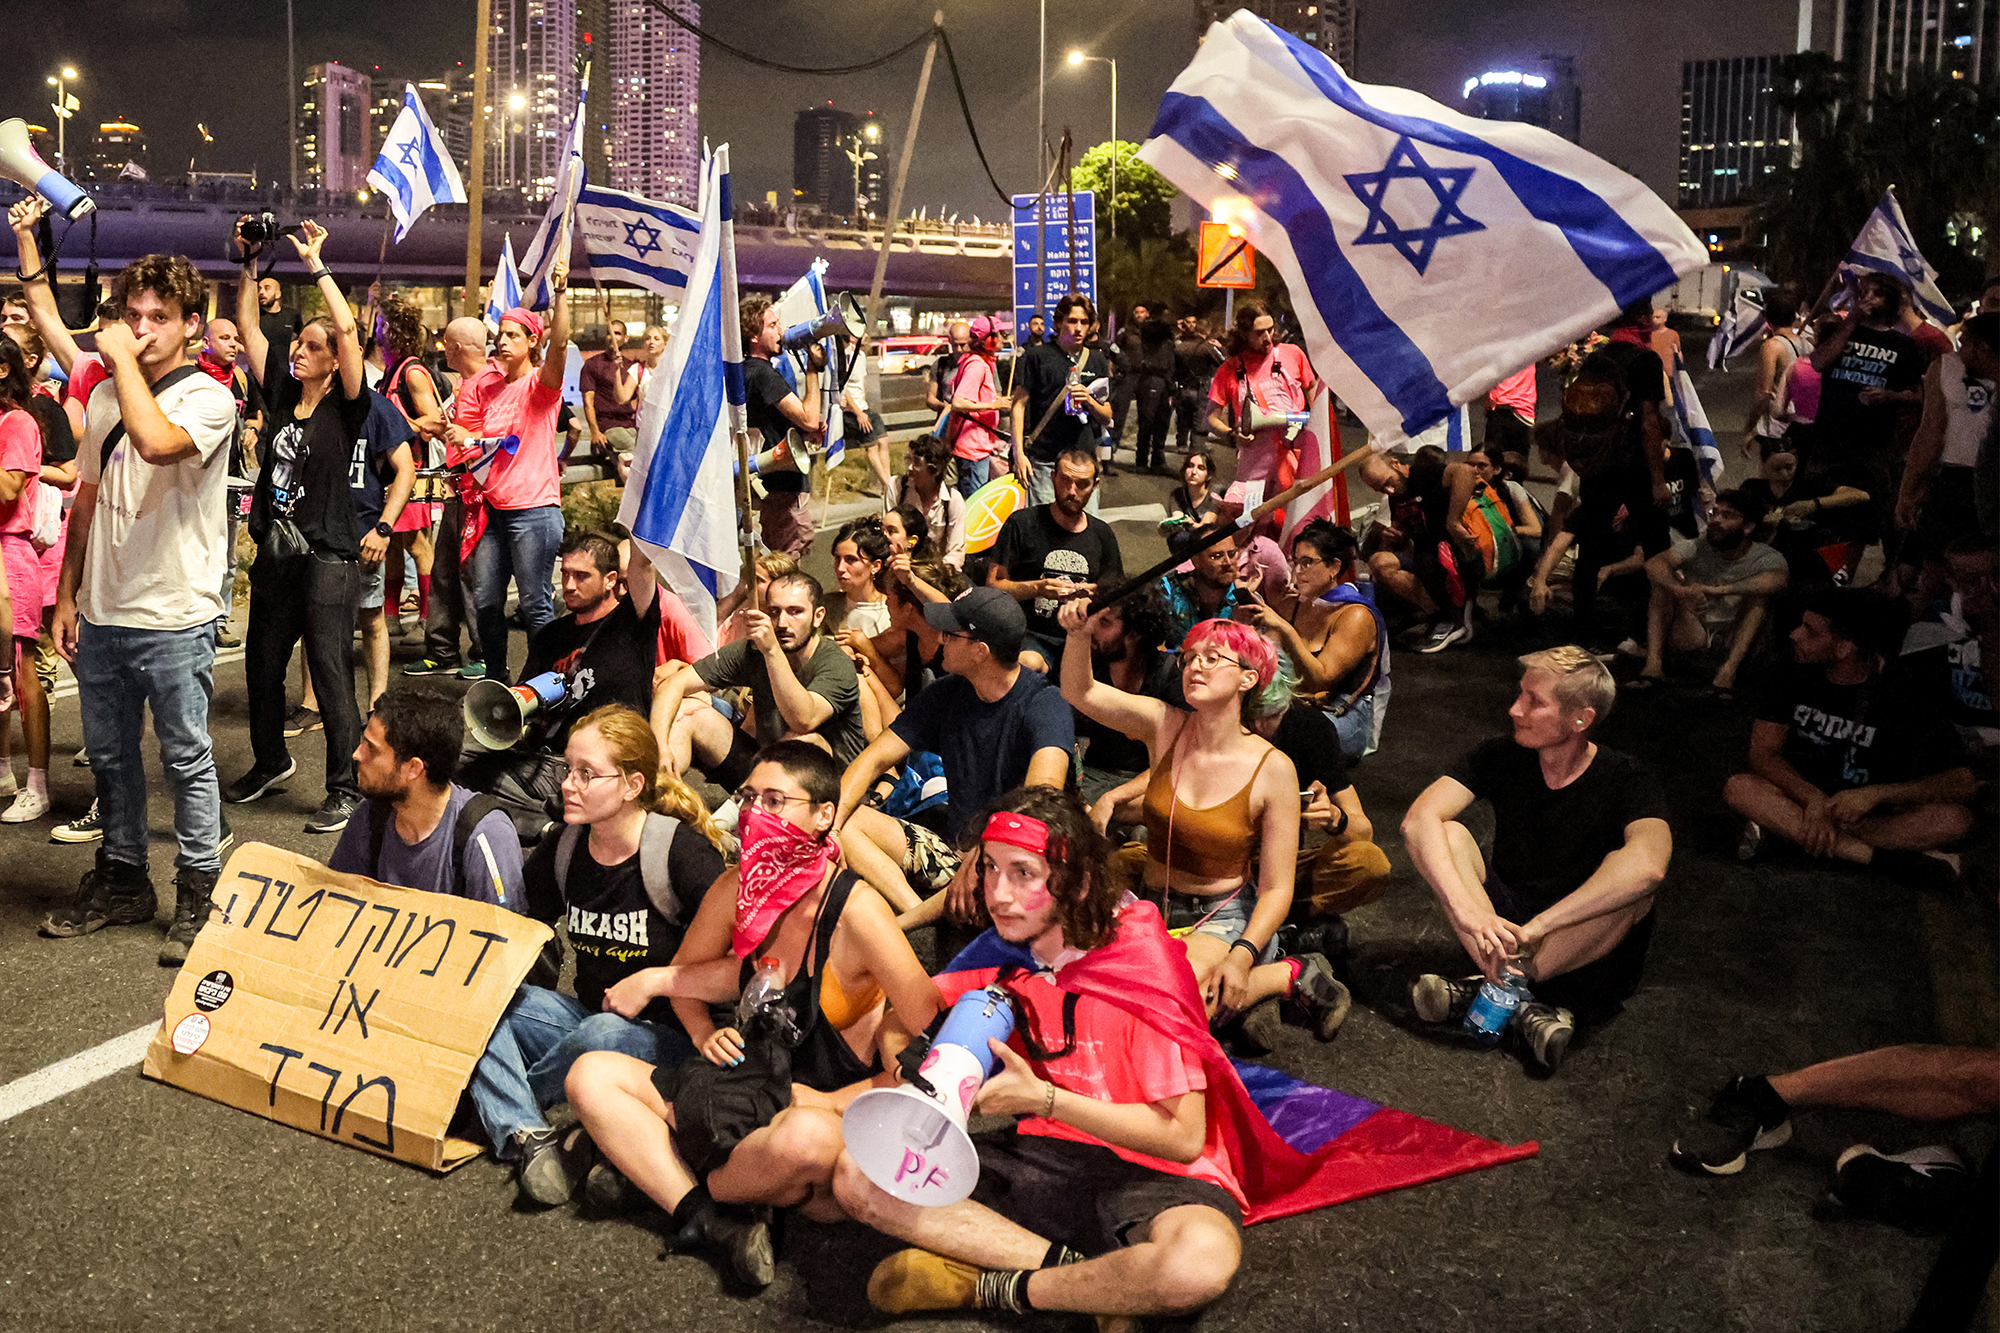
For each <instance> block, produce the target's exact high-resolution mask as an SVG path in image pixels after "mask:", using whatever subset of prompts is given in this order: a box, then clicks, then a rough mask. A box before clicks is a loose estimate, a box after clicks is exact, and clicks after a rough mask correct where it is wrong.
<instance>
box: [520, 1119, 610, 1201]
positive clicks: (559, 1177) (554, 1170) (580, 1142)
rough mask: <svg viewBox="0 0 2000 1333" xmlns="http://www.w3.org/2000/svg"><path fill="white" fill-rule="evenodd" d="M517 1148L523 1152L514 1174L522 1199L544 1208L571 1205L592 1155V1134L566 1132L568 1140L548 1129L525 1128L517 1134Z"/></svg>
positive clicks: (577, 1131) (578, 1130) (573, 1130)
mask: <svg viewBox="0 0 2000 1333" xmlns="http://www.w3.org/2000/svg"><path fill="white" fill-rule="evenodd" d="M514 1145H515V1147H516V1149H517V1150H518V1152H519V1153H520V1166H519V1167H517V1168H516V1169H515V1173H514V1174H515V1179H516V1181H517V1183H518V1184H519V1187H520V1192H521V1197H522V1198H523V1199H526V1200H527V1201H528V1202H530V1203H537V1204H540V1205H541V1206H542V1207H544V1208H554V1207H555V1206H556V1205H557V1204H563V1203H568V1202H569V1196H570V1195H572V1194H574V1193H576V1187H577V1186H578V1185H579V1184H581V1183H582V1181H583V1177H584V1175H585V1173H586V1172H587V1171H588V1170H589V1167H590V1159H591V1157H592V1156H593V1153H592V1149H591V1144H590V1135H588V1134H586V1133H585V1132H584V1131H583V1130H582V1129H571V1130H569V1131H567V1137H565V1131H563V1130H559V1129H550V1128H548V1127H547V1126H543V1127H542V1128H540V1129H523V1130H519V1131H517V1132H516V1133H515V1135H514Z"/></svg>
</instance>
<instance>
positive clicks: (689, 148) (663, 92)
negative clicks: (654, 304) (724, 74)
mask: <svg viewBox="0 0 2000 1333" xmlns="http://www.w3.org/2000/svg"><path fill="white" fill-rule="evenodd" d="M606 3H608V5H609V6H610V14H609V19H610V22H609V24H608V25H607V31H606V34H605V38H606V39H607V40H604V41H603V42H602V43H601V44H603V45H608V46H609V48H610V50H609V53H608V54H609V62H608V63H609V65H610V69H609V71H608V72H609V74H610V78H609V80H608V81H607V87H608V88H609V89H610V92H611V107H610V133H609V134H607V135H606V136H605V142H604V152H605V155H606V157H607V158H608V159H609V168H610V172H609V183H610V185H611V187H612V188H613V189H617V190H631V191H634V192H635V193H638V194H643V195H645V196H646V197H647V198H649V199H665V200H667V201H669V202H671V203H676V204H681V205H684V206H686V207H689V208H692V207H693V206H694V202H695V190H696V187H697V186H698V184H699V182H700V174H701V130H700V118H699V115H698V110H699V103H700V100H701V43H700V41H699V39H697V38H696V37H695V36H694V34H692V33H690V32H689V31H688V30H687V29H686V28H683V27H682V26H681V25H680V24H678V23H675V22H674V21H673V20H672V19H670V18H667V17H666V16H664V15H662V14H661V13H659V12H658V11H657V10H655V9H654V8H653V7H652V6H651V5H650V4H648V3H646V0H606ZM666 3H667V4H669V5H671V6H672V7H673V11H674V12H675V13H676V14H679V15H680V16H681V17H682V18H684V19H686V20H687V21H688V22H689V23H699V22H700V21H701V6H700V5H699V4H698V3H697V0H666ZM600 58H602V57H600ZM594 82H595V80H594V79H593V83H594ZM591 100H592V102H593V104H594V103H595V102H596V89H595V88H594V87H593V89H592V93H591ZM592 170H593V174H594V175H595V174H596V165H595V163H594V162H593V164H592ZM596 178H597V179H599V180H604V179H606V178H605V177H604V176H602V175H597V177H596Z"/></svg>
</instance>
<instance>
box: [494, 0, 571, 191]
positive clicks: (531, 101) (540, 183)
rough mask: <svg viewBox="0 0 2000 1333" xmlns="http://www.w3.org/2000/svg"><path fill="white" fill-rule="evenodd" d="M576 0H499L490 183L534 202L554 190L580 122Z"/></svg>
mask: <svg viewBox="0 0 2000 1333" xmlns="http://www.w3.org/2000/svg"><path fill="white" fill-rule="evenodd" d="M580 46H581V40H580V37H579V29H578V27H577V10H576V3H575V0H493V32H492V41H491V44H490V46H489V51H490V59H491V62H492V68H491V71H490V73H489V75H488V79H487V93H488V98H489V100H488V105H489V106H490V107H491V108H492V116H493V118H492V120H490V121H489V122H488V123H487V142H488V143H489V144H490V145H491V147H490V149H489V150H488V154H487V167H486V184H487V187H488V188H498V189H513V190H519V191H520V192H521V193H523V194H525V195H527V196H528V197H529V198H530V199H546V198H548V197H549V195H551V194H553V193H554V192H555V188H556V172H557V171H559V170H560V169H561V168H562V162H563V157H564V155H565V154H566V153H567V152H568V151H569V127H570V122H571V121H572V120H573V119H574V117H575V116H576V92H577V78H576V55H577V51H578V50H579V48H580Z"/></svg>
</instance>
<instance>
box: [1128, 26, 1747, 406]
mask: <svg viewBox="0 0 2000 1333" xmlns="http://www.w3.org/2000/svg"><path fill="white" fill-rule="evenodd" d="M1139 158H1140V160H1141V161H1143V162H1146V163H1147V164H1148V165H1150V166H1152V167H1154V168H1156V169H1157V170H1159V171H1160V172H1161V173H1162V174H1163V175H1165V176H1166V178H1167V179H1168V180H1170V181H1172V182H1173V183H1174V184H1175V185H1177V186H1179V187H1180V188H1181V189H1182V190H1184V191H1186V192H1187V193H1188V194H1189V195H1190V196H1192V197H1193V199H1194V200H1195V202H1197V203H1199V204H1200V205H1202V206H1203V207H1204V208H1206V209H1207V210H1208V211H1209V215H1210V216H1212V217H1214V218H1216V219H1217V220H1220V221H1228V222H1234V223H1238V224H1240V225H1241V226H1242V227H1243V228H1244V230H1245V232H1246V233H1247V234H1248V236H1249V238H1250V243H1251V244H1252V245H1254V246H1255V247H1256V248H1257V249H1258V250H1260V251H1262V252H1263V253H1264V254H1266V255H1268V256H1269V257H1270V259H1271V261H1272V263H1274V264H1275V265H1276V266H1277V268H1278V272H1279V273H1280V275H1281V276H1283V278H1284V279H1285V283H1286V285H1287V286H1288V287H1289V288H1290V291H1291V298H1292V307H1293V309H1294V310H1295V311H1296V312H1297V314H1298V317H1299V321H1300V323H1301V324H1302V325H1303V327H1304V332H1305V340H1306V349H1307V351H1308V353H1309V354H1310V356H1311V359H1312V361H1313V364H1314V366H1315V367H1316V368H1317V369H1318V371H1319V373H1320V375H1321V376H1322V377H1324V378H1325V379H1326V381H1327V382H1328V383H1329V384H1330V385H1331V386H1332V388H1333V389H1334V391H1335V392H1336V393H1338V394H1339V395H1340V397H1341V399H1342V400H1343V401H1344V402H1345V403H1346V404H1347V405H1348V406H1349V407H1350V408H1352V409H1353V410H1354V412H1355V413H1356V414H1357V415H1358V416H1360V418H1361V420H1362V421H1363V422H1364V423H1365V424H1366V425H1367V426H1368V429H1369V430H1370V431H1371V432H1373V433H1374V434H1375V435H1377V436H1380V437H1384V438H1391V439H1393V438H1397V437H1399V436H1414V435H1416V434H1419V433H1420V432H1422V431H1423V430H1424V429H1425V428H1426V427H1428V426H1430V425H1432V424H1433V423H1435V422H1438V421H1442V420H1444V419H1445V418H1446V417H1448V416H1450V415H1451V413H1452V410H1453V409H1454V408H1456V407H1458V406H1459V405H1461V404H1464V403H1469V402H1471V401H1472V400H1474V399H1475V398H1478V397H1479V396H1480V395H1482V394H1484V393H1485V392H1486V391H1487V390H1488V389H1490V388H1492V387H1493V386H1494V385H1495V384H1497V383H1499V381H1500V380H1501V379H1503V378H1505V377H1506V376H1507V375H1509V374H1511V373H1512V372H1513V371H1515V370H1518V369H1520V368H1521V367H1522V366H1525V365H1527V364H1528V363H1530V362H1532V361H1537V360H1539V359H1541V358H1542V357H1544V356H1546V355H1548V354H1549V353H1550V352H1552V351H1554V350H1555V349H1556V348H1558V347H1561V346H1563V345H1565V344H1567V343H1570V342H1573V341H1575V340H1576V339H1577V338H1579V337H1581V336H1583V335H1584V334H1585V333H1586V332H1588V331H1589V330H1591V329H1593V328H1595V327H1597V326H1598V325H1600V324H1602V323H1604V322H1606V321H1607V320H1609V319H1610V318H1611V316H1612V315H1614V314H1615V313H1617V311H1618V310H1619V309H1620V308H1621V307H1622V306H1624V305H1627V304H1629V303H1630V302H1633V301H1638V300H1644V299H1646V298H1649V297H1651V296H1652V295H1653V294H1654V293H1656V292H1658V291H1660V290H1661V289H1663V288H1665V287H1668V286H1671V285H1672V284H1673V282H1674V281H1675V279H1676V278H1678V277H1679V276H1680V275H1681V274H1683V273H1688V272H1692V271H1693V270H1695V269H1697V268H1700V267H1702V266H1703V265H1704V264H1706V263H1707V262H1708V251H1707V249H1706V247H1704V246H1703V245H1702V243H1701V242H1700V241H1698V240H1696V239H1695V237H1694V234H1693V233H1692V232H1690V231H1689V230H1688V229H1687V227H1686V225H1685V224H1683V223H1682V222H1681V220H1680V219H1679V218H1678V217H1677V216H1675V214H1674V211H1673V210H1672V209H1671V208H1669V207H1667V205H1666V204H1665V203H1663V202H1662V201H1661V200H1660V199H1659V197H1658V196H1657V195H1655V194H1654V193H1653V192H1652V191H1651V190H1649V189H1647V188H1646V187H1645V186H1644V185H1642V184H1641V183H1640V182H1638V181H1636V180H1634V179H1633V178H1632V177H1630V176H1628V175H1626V174H1625V173H1624V172H1622V171H1619V170H1618V169H1617V168H1615V167H1612V166H1610V165H1608V164H1607V163H1605V162H1603V161H1601V160H1599V159H1598V158H1596V157H1594V156H1592V155H1591V154H1589V153H1587V152H1585V151H1584V150H1583V149H1581V148H1579V147H1577V146H1576V145H1574V144H1571V143H1568V142H1566V141H1564V140H1562V139H1560V138H1558V137H1556V136H1555V135H1553V134H1550V133H1549V132H1548V131H1546V130H1539V129H1535V128H1534V127H1532V126H1528V125H1520V124H1514V123H1510V122H1507V121H1493V120H1475V119H1473V118H1471V117H1469V116H1464V115H1460V114H1459V113H1457V112H1455V111H1452V110H1450V109H1449V108H1447V107H1444V106H1441V105H1440V104H1438V103H1437V102H1434V101H1432V100H1431V99H1430V98H1428V97H1424V96H1421V95H1419V94H1417V93H1413V92H1410V91H1408V90H1406V89H1401V88H1386V87H1379V86H1374V85H1369V84H1360V83H1355V82H1353V81H1352V80H1350V79H1349V78H1348V77H1347V76H1346V74H1344V73H1342V72H1341V69H1340V67H1339V66H1338V65H1336V64H1335V63H1334V62H1333V61H1332V60H1330V59H1328V58H1327V56H1326V55H1325V54H1324V53H1322V52H1320V51H1318V50H1316V49H1314V48H1313V47H1312V46H1310V45H1308V44H1307V43H1306V42H1304V41H1302V40H1300V39H1299V38H1297V37H1294V36H1292V35H1291V34H1289V33H1287V32H1284V31H1283V30H1282V29H1279V28H1277V27H1274V26H1273V25H1271V24H1269V23H1266V22H1265V21H1264V20H1262V19H1259V18H1257V17H1255V16H1253V15H1252V14H1250V13H1249V12H1247V11H1244V10H1239V11H1237V13H1236V14H1235V15H1234V16H1232V17H1231V18H1230V19H1229V20H1228V21H1227V22H1223V23H1218V24H1215V25H1213V26H1211V27H1210V28H1209V30H1208V34H1207V36H1206V38H1205V39H1204V40H1203V42H1202V44H1201V48H1200V50H1199V51H1198V52H1197V53H1196V55H1195V58H1194V61H1193V63H1191V64H1190V65H1189V66H1188V67H1187V68H1186V69H1185V70H1183V71H1182V72H1181V75H1180V77H1179V78H1177V79H1175V80H1174V83H1173V86H1172V88H1170V89H1169V90H1168V92H1167V95H1166V96H1165V98H1163V99H1162V100H1161V103H1160V112H1159V117H1158V119H1156V120H1155V121H1154V123H1153V129H1152V137H1151V138H1150V139H1149V140H1148V141H1147V143H1146V145H1145V147H1143V148H1142V149H1140V151H1139Z"/></svg>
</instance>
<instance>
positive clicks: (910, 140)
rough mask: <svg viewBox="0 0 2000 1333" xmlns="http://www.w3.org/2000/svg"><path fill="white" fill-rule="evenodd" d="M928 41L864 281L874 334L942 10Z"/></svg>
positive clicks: (871, 333)
mask: <svg viewBox="0 0 2000 1333" xmlns="http://www.w3.org/2000/svg"><path fill="white" fill-rule="evenodd" d="M931 29H932V35H931V44H930V45H929V46H927V47H925V48H924V67H923V69H922V71H920V72H919V73H918V75H917V97H916V101H915V102H914V103H913V104H912V105H911V107H910V125H909V128H908V129H906V130H904V131H903V151H902V152H901V153H900V154H899V155H898V156H897V159H896V181H895V184H893V185H892V186H890V187H889V211H888V214H887V216H885V217H884V218H883V219H882V248H881V249H880V250H878V251H876V253H875V277H874V278H873V279H872V280H871V281H870V282H869V284H868V329H867V334H866V336H867V337H868V338H869V339H871V340H872V339H874V338H875V337H877V336H878V326H879V323H880V320H881V315H882V280H883V278H884V277H885V276H886V275H887V274H888V272H889V246H890V245H891V244H892V243H893V242H894V241H895V239H896V222H897V218H898V215H899V214H900V213H901V212H902V208H903V182H904V181H906V180H908V179H909V175H910V154H911V152H912V150H914V149H915V148H916V146H917V123H918V122H919V121H921V120H922V119H923V116H924V94H925V93H927V92H929V91H930V87H931V66H932V65H933V64H935V63H936V62H937V49H938V39H937V34H938V33H940V32H943V31H944V11H943V10H942V9H940V10H938V11H937V12H936V13H935V14H933V15H932V16H931Z"/></svg>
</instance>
